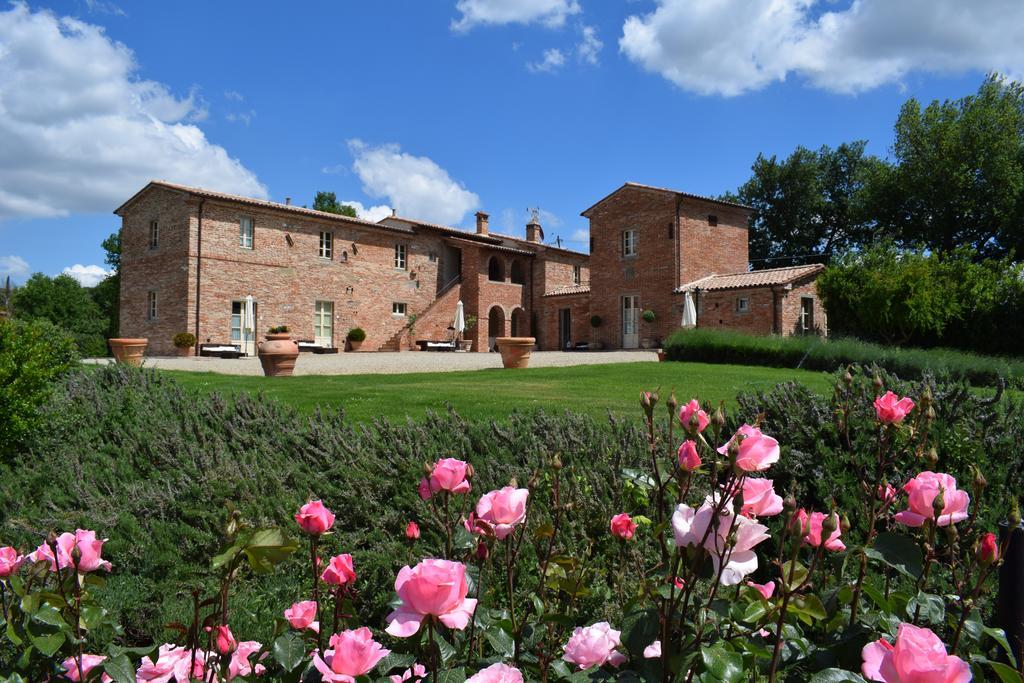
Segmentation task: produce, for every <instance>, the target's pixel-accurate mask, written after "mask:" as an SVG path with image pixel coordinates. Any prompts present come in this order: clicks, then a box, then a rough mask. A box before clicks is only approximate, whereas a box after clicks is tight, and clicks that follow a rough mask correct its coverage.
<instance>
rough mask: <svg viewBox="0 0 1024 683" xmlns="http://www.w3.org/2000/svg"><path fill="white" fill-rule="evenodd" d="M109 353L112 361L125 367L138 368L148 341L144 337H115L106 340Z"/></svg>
mask: <svg viewBox="0 0 1024 683" xmlns="http://www.w3.org/2000/svg"><path fill="white" fill-rule="evenodd" d="M107 341H108V342H109V343H110V352H111V353H113V354H114V360H116V361H117V362H118V363H124V364H125V365H132V366H135V367H139V366H140V365H142V354H144V353H145V352H146V346H147V345H148V344H149V340H148V339H146V338H145V337H117V338H115V339H108V340H107Z"/></svg>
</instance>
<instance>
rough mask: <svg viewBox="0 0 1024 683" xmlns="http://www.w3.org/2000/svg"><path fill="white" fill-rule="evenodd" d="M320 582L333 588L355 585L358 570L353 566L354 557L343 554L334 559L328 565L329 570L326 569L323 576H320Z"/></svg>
mask: <svg viewBox="0 0 1024 683" xmlns="http://www.w3.org/2000/svg"><path fill="white" fill-rule="evenodd" d="M320 580H321V581H323V582H324V583H326V584H330V585H332V586H344V585H345V584H347V583H355V580H356V570H355V567H354V566H353V565H352V556H351V555H349V554H348V553H343V554H341V555H335V556H334V557H332V558H331V561H330V562H328V563H327V569H324V572H323V574H321V575H320Z"/></svg>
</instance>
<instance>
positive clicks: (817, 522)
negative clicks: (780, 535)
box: [796, 508, 846, 551]
mask: <svg viewBox="0 0 1024 683" xmlns="http://www.w3.org/2000/svg"><path fill="white" fill-rule="evenodd" d="M825 517H827V515H826V514H825V513H824V512H812V513H811V514H810V515H808V514H807V511H806V510H804V509H803V508H800V509H799V510H797V511H796V519H797V522H798V523H799V524H800V529H801V531H802V532H803V533H804V543H806V544H807V545H809V546H813V547H815V548H817V547H818V546H820V545H821V533H822V526H823V525H824V523H825ZM832 520H833V521H834V522H835V525H836V528H835V531H833V532H832V533H831V535H829V537H828V538H827V539H826V540H825V550H834V551H839V550H846V545H844V544H843V542H842V541H841V540H839V536H840V535H841V533H842V532H841V530H840V529H839V515H837V514H836V513H834V512H833V513H832Z"/></svg>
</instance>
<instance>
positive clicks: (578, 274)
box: [572, 266, 583, 285]
mask: <svg viewBox="0 0 1024 683" xmlns="http://www.w3.org/2000/svg"><path fill="white" fill-rule="evenodd" d="M572 283H573V284H574V285H579V284H582V283H583V268H582V267H580V266H573V267H572Z"/></svg>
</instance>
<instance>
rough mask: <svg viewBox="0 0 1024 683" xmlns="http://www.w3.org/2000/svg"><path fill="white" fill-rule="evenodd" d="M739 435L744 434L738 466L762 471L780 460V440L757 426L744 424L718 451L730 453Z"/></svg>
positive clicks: (748, 469) (737, 461)
mask: <svg viewBox="0 0 1024 683" xmlns="http://www.w3.org/2000/svg"><path fill="white" fill-rule="evenodd" d="M738 436H743V439H742V440H741V441H740V454H739V456H738V457H737V458H736V467H738V468H740V469H741V470H742V471H744V472H760V471H761V470H766V469H768V468H769V467H771V466H772V464H774V463H776V462H778V461H779V442H778V441H776V440H775V439H773V438H772V437H770V436H767V435H766V434H762V433H761V430H760V429H758V428H757V427H751V426H750V425H746V424H745V425H743V426H742V427H740V428H739V429H738V430H736V434H735V435H734V436H733V437H732V438H731V439H729V443H727V444H725V445H724V446H721V447H720V448H719V449H718V452H719V453H721V454H722V455H728V454H729V446H730V445H731V444H732V442H733V441H735V440H736V438H737V437H738Z"/></svg>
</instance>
